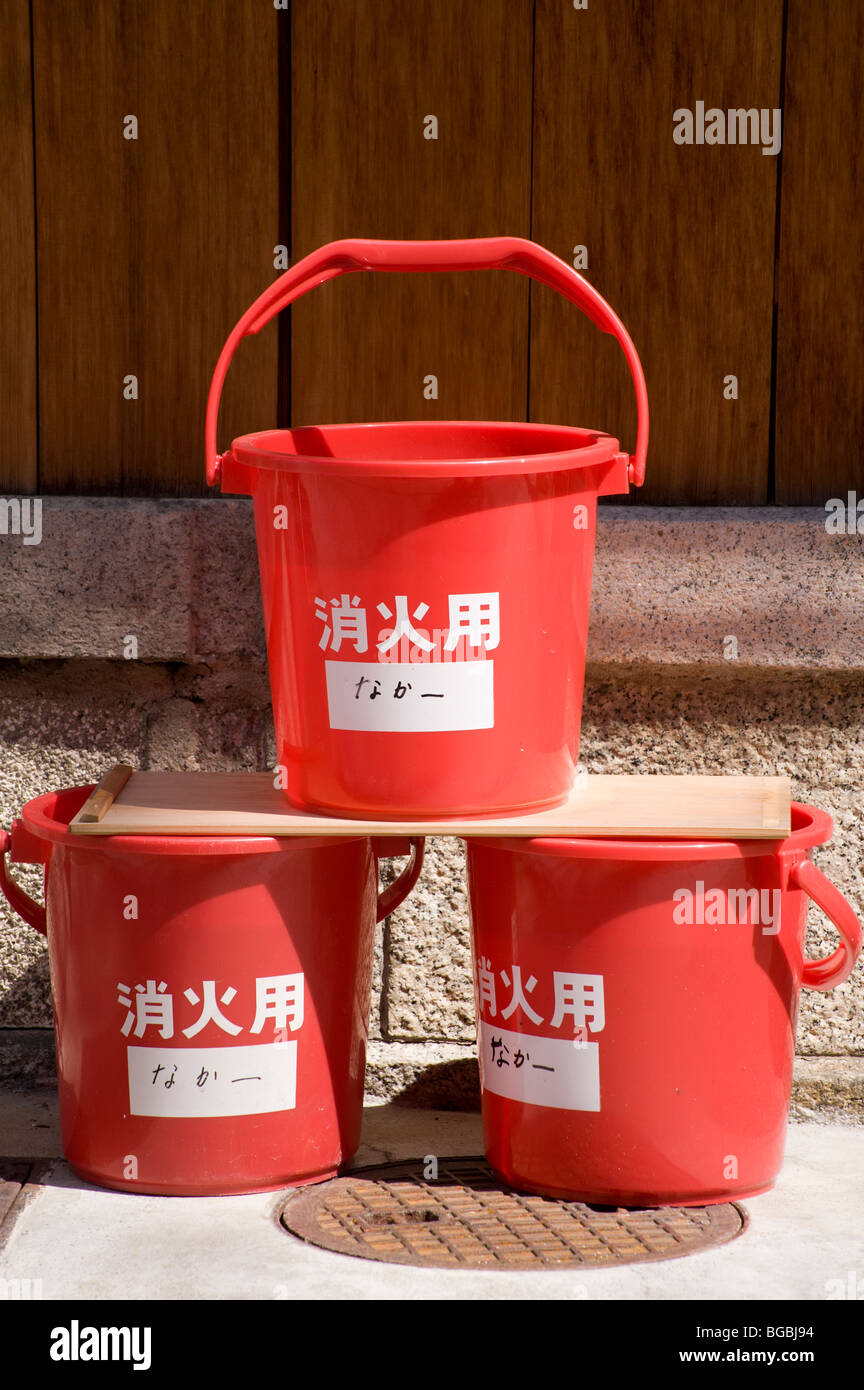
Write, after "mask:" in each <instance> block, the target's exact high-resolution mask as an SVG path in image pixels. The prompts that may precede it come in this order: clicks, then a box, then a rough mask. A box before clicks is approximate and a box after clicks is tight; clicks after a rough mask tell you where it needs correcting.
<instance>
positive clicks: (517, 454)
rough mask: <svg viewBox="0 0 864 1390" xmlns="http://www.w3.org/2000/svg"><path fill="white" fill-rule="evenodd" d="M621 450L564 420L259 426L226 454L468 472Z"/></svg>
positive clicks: (579, 461)
mask: <svg viewBox="0 0 864 1390" xmlns="http://www.w3.org/2000/svg"><path fill="white" fill-rule="evenodd" d="M618 447H619V446H618V441H617V440H616V439H613V438H612V437H611V436H610V435H608V434H604V433H603V432H602V431H599V430H588V429H579V428H575V427H569V426H565V425H544V424H531V423H526V422H525V421H521V422H520V421H512V422H509V421H506V422H501V421H493V420H479V421H475V420H397V421H388V422H374V423H369V424H338V425H304V426H300V427H298V428H296V429H288V430H263V431H260V432H258V433H255V434H247V435H243V436H242V437H241V438H239V439H235V440H234V443H233V444H232V446H231V452H232V454H233V456H234V457H235V458H236V459H237V460H238V461H239V462H241V463H245V464H251V465H253V466H255V467H258V468H268V467H269V468H274V467H276V468H278V467H279V466H280V465H281V466H283V467H284V466H291V467H295V468H296V467H297V466H298V465H300V464H302V463H304V462H305V463H307V464H309V465H310V466H312V465H316V466H317V467H318V468H319V469H321V468H322V466H326V461H327V460H330V461H331V465H335V464H343V465H345V464H348V465H354V466H357V465H360V466H362V465H364V464H365V465H367V466H368V467H374V466H375V465H382V464H403V465H406V466H411V465H413V466H415V467H416V466H417V465H423V464H427V465H435V464H440V465H441V466H442V467H444V468H446V467H447V466H448V465H449V467H450V468H456V469H458V468H459V467H460V466H461V467H464V469H465V470H466V471H472V472H473V471H474V470H475V469H476V468H477V465H478V464H486V465H489V466H490V468H491V469H492V471H510V469H513V470H514V471H517V470H518V471H521V472H524V471H526V464H527V463H529V462H530V461H532V460H533V461H534V463H535V465H540V466H542V469H543V470H545V469H547V468H549V469H557V468H580V467H588V466H590V465H592V464H597V463H606V462H608V461H609V460H610V459H611V458H613V457H614V455H615V454H616V453H617V452H618ZM496 465H497V467H496ZM527 471H529V472H530V471H531V468H530V467H529V468H528V469H527Z"/></svg>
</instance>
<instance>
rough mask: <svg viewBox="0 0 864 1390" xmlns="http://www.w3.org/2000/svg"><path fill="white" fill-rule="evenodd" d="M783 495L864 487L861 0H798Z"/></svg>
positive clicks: (790, 129)
mask: <svg viewBox="0 0 864 1390" xmlns="http://www.w3.org/2000/svg"><path fill="white" fill-rule="evenodd" d="M785 98H786V99H785V110H784V120H785V126H786V130H785V140H784V156H783V186H782V193H781V215H780V260H779V267H778V332H777V349H778V353H777V445H776V447H777V501H778V502H783V503H787V504H794V503H798V504H801V503H811V502H812V503H817V504H818V505H822V504H824V502H825V500H826V499H827V498H829V497H844V498H845V496H846V492H847V490H848V489H857V492H858V495H859V497H864V446H862V442H861V441H862V439H864V213H862V208H864V4H861V3H860V0H856V2H855V3H851V4H850V3H849V0H820V3H819V4H818V5H813V4H811V3H810V0H790V3H789V27H788V35H787V55H786V91H785Z"/></svg>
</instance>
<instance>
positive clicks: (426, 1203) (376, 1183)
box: [279, 1158, 747, 1269]
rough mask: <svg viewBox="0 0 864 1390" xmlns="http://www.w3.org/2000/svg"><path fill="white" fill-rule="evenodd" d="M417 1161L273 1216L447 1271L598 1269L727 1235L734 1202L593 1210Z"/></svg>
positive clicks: (342, 1242)
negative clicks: (430, 1172)
mask: <svg viewBox="0 0 864 1390" xmlns="http://www.w3.org/2000/svg"><path fill="white" fill-rule="evenodd" d="M423 1163H424V1161H423V1160H422V1159H409V1160H408V1161H407V1162H404V1163H389V1164H385V1165H383V1166H382V1167H378V1168H362V1169H359V1170H358V1171H357V1172H356V1173H353V1174H349V1175H348V1176H347V1177H344V1178H335V1179H333V1180H332V1181H331V1182H326V1183H321V1184H320V1185H319V1186H317V1187H309V1188H305V1189H302V1190H301V1191H299V1192H297V1193H294V1194H292V1195H291V1196H290V1197H289V1198H288V1199H287V1200H286V1201H285V1202H284V1204H283V1206H282V1208H281V1211H280V1213H279V1219H280V1221H281V1224H282V1225H283V1226H284V1228H285V1230H286V1231H290V1232H291V1234H292V1235H295V1236H299V1237H300V1238H301V1240H305V1241H308V1242H309V1243H310V1244H312V1245H317V1246H320V1247H321V1248H322V1249H324V1250H334V1251H337V1252H338V1253H339V1254H341V1255H356V1256H359V1257H360V1258H361V1259H364V1260H385V1261H387V1262H389V1263H391V1264H404V1265H435V1266H438V1267H442V1268H448V1269H454V1268H455V1269H458V1268H462V1269H560V1268H562V1267H564V1266H573V1265H578V1266H579V1267H580V1268H591V1267H594V1268H606V1267H608V1266H610V1265H622V1264H637V1263H640V1262H642V1261H645V1260H669V1259H674V1258H676V1257H677V1256H679V1255H689V1254H692V1253H693V1252H695V1251H697V1250H704V1249H706V1248H707V1247H708V1246H712V1245H723V1244H725V1243H726V1241H729V1240H734V1238H735V1236H737V1235H739V1234H740V1233H741V1231H742V1230H743V1229H744V1226H745V1224H746V1221H747V1217H746V1214H745V1212H744V1210H743V1208H741V1207H739V1206H737V1205H736V1204H735V1203H732V1202H727V1203H724V1204H722V1205H719V1206H711V1207H662V1208H653V1207H652V1208H644V1209H634V1208H624V1207H620V1208H617V1209H613V1208H609V1207H592V1206H588V1205H587V1204H586V1203H585V1202H564V1201H559V1200H556V1199H554V1198H551V1197H533V1196H531V1195H529V1194H525V1193H519V1192H512V1191H511V1190H510V1189H509V1188H507V1187H502V1185H501V1184H500V1183H499V1182H498V1180H497V1179H496V1178H495V1177H494V1176H493V1174H492V1171H491V1169H490V1168H489V1167H488V1165H487V1163H486V1161H485V1159H482V1158H456V1159H448V1160H442V1161H440V1163H439V1169H438V1177H437V1178H435V1179H427V1178H424V1177H423V1176H422V1174H423Z"/></svg>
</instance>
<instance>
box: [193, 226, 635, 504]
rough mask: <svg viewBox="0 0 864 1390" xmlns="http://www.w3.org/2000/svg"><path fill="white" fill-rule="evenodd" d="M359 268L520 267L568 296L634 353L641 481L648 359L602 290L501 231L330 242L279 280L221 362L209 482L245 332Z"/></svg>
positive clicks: (210, 404)
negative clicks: (454, 237) (229, 378)
mask: <svg viewBox="0 0 864 1390" xmlns="http://www.w3.org/2000/svg"><path fill="white" fill-rule="evenodd" d="M354 270H385V271H411V272H413V271H454V270H513V271H516V272H517V274H519V275H527V276H528V277H529V279H532V280H537V281H539V283H540V284H541V285H547V286H548V287H549V288H550V289H553V290H556V291H557V292H558V293H559V294H562V295H563V296H564V298H565V299H569V300H570V301H571V303H573V304H575V305H576V306H577V307H578V308H579V309H581V310H582V312H583V313H584V314H587V316H588V318H589V319H590V320H591V322H592V323H594V324H596V326H597V327H598V328H599V329H601V330H602V331H603V332H604V333H610V334H612V336H613V337H614V338H617V340H618V342H619V344H620V345H621V348H622V350H623V352H624V356H625V357H626V359H627V364H628V366H629V368H630V374H631V376H632V378H633V385H634V387H635V389H636V408H637V413H638V424H637V431H636V452H635V454H631V455H630V456H629V468H628V475H629V479H630V482H631V483H633V484H634V485H635V486H636V487H639V486H641V484H642V482H643V480H644V478H645V455H646V453H647V450H648V393H647V390H646V387H645V375H644V373H643V371H642V364H641V362H640V361H639V356H638V354H637V352H636V348H635V347H634V345H633V340H632V339H631V337H630V334H629V333H628V332H627V329H626V328H625V327H624V325H623V323H622V322H621V320H620V319H619V318H618V315H617V314H616V313H615V312H614V310H612V309H611V308H610V306H609V305H608V304H607V303H606V300H605V299H604V298H603V296H602V295H601V294H599V293H598V292H597V290H595V288H594V286H593V285H591V284H589V282H588V281H587V280H585V279H583V277H582V276H581V275H579V274H577V272H576V271H575V270H573V269H572V268H571V267H570V266H569V265H567V263H566V261H562V260H561V259H560V258H559V257H558V256H555V255H553V254H552V252H551V251H547V250H546V248H545V247H543V246H538V245H537V243H536V242H534V241H528V240H526V239H525V238H524V237H515V236H502V237H471V238H468V239H465V240H460V241H368V240H352V239H346V240H342V241H331V242H328V243H327V245H326V246H321V247H319V249H318V250H317V251H313V252H312V253H311V255H309V256H305V257H304V258H303V260H300V261H298V262H297V264H296V265H295V266H292V267H291V269H290V270H286V271H285V273H284V275H280V276H279V278H278V280H274V281H273V283H272V285H270V286H269V287H268V288H267V289H266V290H265V291H264V293H263V294H260V295H259V296H258V298H257V299H256V300H255V303H254V304H252V305H250V307H249V308H248V309H247V310H246V312H245V314H243V316H242V317H241V318H240V319H238V321H237V323H236V324H235V326H234V328H233V329H232V330H231V333H230V334H229V336H228V339H227V341H226V343H225V346H224V347H223V349H222V351H221V353H220V354H219V360H218V362H217V363H216V370H215V371H214V373H213V380H212V381H211V383H210V393H209V395H208V397H207V416H206V423H205V448H206V454H207V482H208V483H209V485H210V486H211V487H213V486H215V484H216V483H217V482H218V481H219V477H220V473H221V464H222V456H221V454H219V452H218V450H217V443H216V429H217V422H218V416H219V401H220V398H221V395H222V387H223V385H224V382H225V377H226V375H227V372H228V367H229V365H230V362H231V358H232V357H233V356H234V352H235V351H236V348H237V345H238V344H239V342H240V340H241V338H247V337H250V336H251V335H252V334H255V333H259V332H260V331H261V329H262V328H263V327H264V325H265V324H267V323H269V322H270V320H271V319H272V318H273V317H274V316H275V315H276V314H278V313H279V311H280V309H284V308H286V306H287V305H289V304H291V303H293V301H294V300H295V299H299V298H300V296H301V295H303V294H305V293H306V292H307V290H311V289H315V288H316V287H317V286H318V285H324V284H326V283H327V281H328V280H333V279H335V277H336V276H337V275H344V274H347V273H349V272H351V271H354Z"/></svg>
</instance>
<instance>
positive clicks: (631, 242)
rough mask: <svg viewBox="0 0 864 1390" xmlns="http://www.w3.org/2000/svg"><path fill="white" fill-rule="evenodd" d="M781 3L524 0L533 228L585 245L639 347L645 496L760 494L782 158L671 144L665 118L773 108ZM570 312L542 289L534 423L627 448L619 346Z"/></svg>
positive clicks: (628, 415)
mask: <svg viewBox="0 0 864 1390" xmlns="http://www.w3.org/2000/svg"><path fill="white" fill-rule="evenodd" d="M782 13H783V6H782V0H725V3H723V4H722V5H718V4H713V5H703V4H700V5H694V4H693V3H692V0H664V3H663V4H657V5H650V4H648V5H646V4H645V3H644V0H603V4H602V6H601V5H598V6H593V5H592V6H589V8H588V9H587V10H574V8H573V6H572V5H569V6H567V5H564V4H562V3H561V0H537V49H536V64H535V91H536V97H535V105H534V182H533V221H532V229H533V235H534V238H535V239H536V240H537V241H540V242H542V243H543V245H545V246H548V247H549V248H550V249H551V250H553V251H555V252H556V253H557V254H558V255H560V256H561V257H562V259H567V260H570V259H571V257H572V254H573V248H574V246H584V247H585V248H586V251H587V256H588V268H587V271H586V272H585V273H586V274H587V276H588V278H589V279H590V280H591V281H592V283H593V284H594V285H596V287H597V289H599V290H600V292H601V294H603V295H604V296H605V298H606V299H608V301H609V303H610V304H611V305H612V307H613V308H614V309H615V310H616V311H617V313H618V314H619V316H620V318H621V319H622V320H623V322H624V324H625V325H626V327H627V329H628V331H629V332H630V335H631V337H632V338H633V339H634V341H635V343H636V346H637V349H638V351H639V355H640V358H641V360H642V365H643V368H644V370H645V376H646V380H647V384H648V399H649V403H650V409H651V445H650V449H649V463H648V471H647V475H646V485H645V487H644V488H643V489H642V490H641V492H640V493H639V494H637V500H639V501H640V502H690V503H712V502H732V503H738V504H746V503H757V502H764V501H765V499H766V496H767V488H768V453H769V417H770V399H771V319H772V298H773V275H774V208H775V197H776V188H777V160H776V158H772V157H766V156H763V155H762V152H761V150H760V149H759V148H758V147H753V146H751V145H746V146H739V145H736V146H735V147H730V146H726V147H721V146H716V145H715V146H710V145H701V146H700V145H695V144H694V145H683V144H677V143H675V141H674V139H673V129H674V125H673V113H674V112H675V111H676V110H677V109H683V108H687V109H690V110H694V111H695V108H696V102H697V101H699V100H702V101H704V102H705V104H706V107H709V108H710V107H718V108H721V109H723V110H726V109H727V108H729V107H733V108H737V107H742V106H743V107H757V108H759V107H768V108H770V107H774V106H776V105H777V104H778V97H779V92H780V59H781V49H782ZM574 318H575V315H574V312H573V310H572V309H571V308H570V306H569V305H567V304H565V303H563V302H562V301H560V300H557V299H556V298H555V297H554V296H553V295H552V294H551V293H550V292H549V291H546V290H540V291H539V292H537V294H536V297H535V300H534V311H533V313H532V319H531V330H532V336H531V415H532V418H534V419H538V420H552V421H554V420H562V421H566V422H568V423H571V424H582V425H588V426H591V427H593V428H600V429H605V430H608V431H610V432H611V433H613V434H616V435H618V437H619V438H620V439H621V441H622V443H623V444H624V445H625V447H627V448H630V449H632V448H633V446H634V444H635V425H636V412H635V408H634V404H633V390H632V387H631V385H630V379H629V374H628V372H627V368H626V365H625V362H624V358H623V357H622V355H621V352H620V349H618V347H617V345H616V344H615V342H614V340H613V339H611V338H606V339H603V338H602V337H601V336H600V335H599V334H598V333H597V330H596V329H595V328H593V327H592V325H591V324H590V323H589V322H588V321H587V320H582V321H581V322H574ZM729 375H734V376H736V377H737V379H738V399H737V400H735V399H726V398H725V397H724V381H725V379H726V377H727V376H729Z"/></svg>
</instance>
